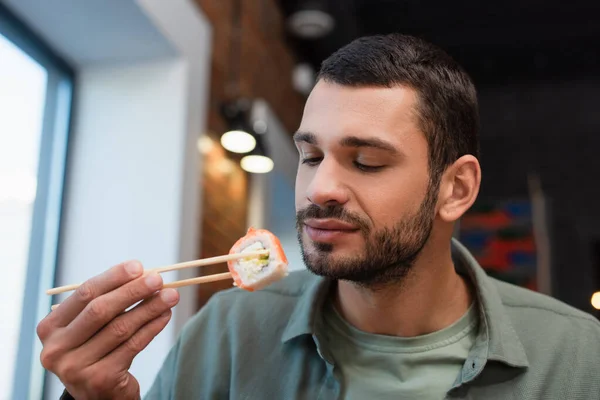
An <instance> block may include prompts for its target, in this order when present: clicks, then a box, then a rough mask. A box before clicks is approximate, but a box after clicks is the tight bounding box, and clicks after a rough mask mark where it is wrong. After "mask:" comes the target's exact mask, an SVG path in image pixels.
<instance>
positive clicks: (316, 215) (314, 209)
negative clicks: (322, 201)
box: [296, 204, 371, 233]
mask: <svg viewBox="0 0 600 400" xmlns="http://www.w3.org/2000/svg"><path fill="white" fill-rule="evenodd" d="M325 218H330V219H337V220H339V221H343V222H347V223H349V224H352V225H355V226H356V227H358V229H359V230H360V231H362V232H364V233H368V232H369V231H370V229H371V224H370V223H369V222H368V221H366V220H365V219H364V218H362V217H360V216H359V215H356V214H354V213H352V212H350V211H348V210H346V209H344V207H342V206H339V205H334V206H327V207H319V206H317V205H316V204H311V205H309V206H307V207H306V208H303V209H302V210H299V211H297V212H296V228H298V229H300V228H301V227H302V226H303V225H304V221H306V220H307V219H325Z"/></svg>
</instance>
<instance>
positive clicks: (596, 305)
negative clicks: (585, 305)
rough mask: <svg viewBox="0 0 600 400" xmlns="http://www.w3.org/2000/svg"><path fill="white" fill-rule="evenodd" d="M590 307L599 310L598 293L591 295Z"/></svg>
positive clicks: (599, 298) (599, 300) (599, 295)
mask: <svg viewBox="0 0 600 400" xmlns="http://www.w3.org/2000/svg"><path fill="white" fill-rule="evenodd" d="M592 307H594V308H595V309H596V310H600V292H596V293H594V294H593V295H592Z"/></svg>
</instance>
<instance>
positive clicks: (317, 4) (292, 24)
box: [287, 0, 335, 39]
mask: <svg viewBox="0 0 600 400" xmlns="http://www.w3.org/2000/svg"><path fill="white" fill-rule="evenodd" d="M287 25H288V28H289V30H290V31H291V32H292V33H293V34H294V35H296V36H298V37H299V38H302V39H320V38H323V37H325V36H327V35H328V34H329V33H331V31H332V30H333V28H334V26H335V19H334V18H333V17H332V16H331V14H330V13H329V12H327V10H326V7H325V4H324V3H323V2H322V1H320V0H319V1H317V0H305V1H302V2H300V6H299V7H298V8H297V9H296V11H295V12H293V13H292V14H291V15H290V16H289V17H288V20H287Z"/></svg>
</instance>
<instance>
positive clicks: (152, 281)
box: [146, 273, 162, 289]
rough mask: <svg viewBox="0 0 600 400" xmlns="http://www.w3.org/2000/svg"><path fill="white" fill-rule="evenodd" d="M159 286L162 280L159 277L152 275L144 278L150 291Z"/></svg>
mask: <svg viewBox="0 0 600 400" xmlns="http://www.w3.org/2000/svg"><path fill="white" fill-rule="evenodd" d="M161 285H162V278H161V277H160V275H158V274H156V273H154V274H151V275H148V276H147V277H146V286H148V287H149V288H150V289H157V288H158V287H160V286H161Z"/></svg>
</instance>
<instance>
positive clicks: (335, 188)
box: [306, 158, 349, 207]
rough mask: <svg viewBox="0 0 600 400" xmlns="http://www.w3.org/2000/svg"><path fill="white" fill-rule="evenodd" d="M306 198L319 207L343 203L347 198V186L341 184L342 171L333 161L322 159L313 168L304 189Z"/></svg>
mask: <svg viewBox="0 0 600 400" xmlns="http://www.w3.org/2000/svg"><path fill="white" fill-rule="evenodd" d="M306 196H307V198H308V200H309V201H310V202H311V203H313V204H316V205H318V206H320V207H326V206H333V205H341V204H345V203H347V202H348V200H349V194H348V189H347V187H346V186H345V185H344V184H343V179H342V171H341V170H340V168H337V166H336V163H335V161H333V160H328V159H327V158H325V159H323V160H322V161H321V163H320V164H319V166H318V167H317V168H316V169H315V172H314V175H313V177H312V179H311V181H310V184H309V185H308V188H307V190H306Z"/></svg>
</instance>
